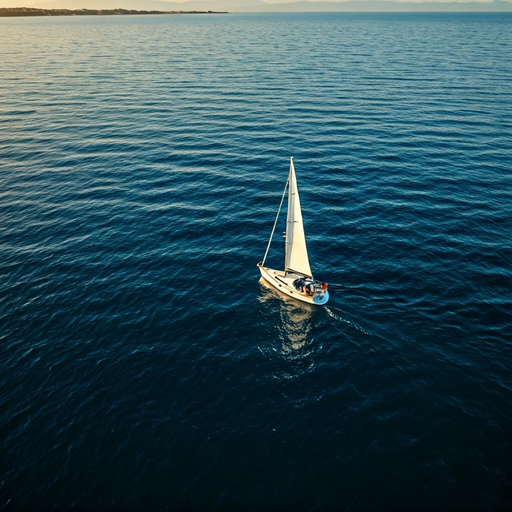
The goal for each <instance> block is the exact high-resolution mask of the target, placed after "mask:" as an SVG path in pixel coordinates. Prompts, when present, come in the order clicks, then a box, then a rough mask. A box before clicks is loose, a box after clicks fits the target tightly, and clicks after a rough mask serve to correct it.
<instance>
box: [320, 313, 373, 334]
mask: <svg viewBox="0 0 512 512" xmlns="http://www.w3.org/2000/svg"><path fill="white" fill-rule="evenodd" d="M324 310H325V311H327V314H328V315H329V316H330V317H331V318H334V319H335V320H338V321H339V322H343V323H346V324H348V325H350V326H351V327H354V328H355V329H357V330H358V331H361V332H362V333H364V334H367V335H368V336H372V335H373V334H372V333H371V332H368V331H367V330H366V329H364V328H363V327H361V326H360V325H358V324H356V323H355V322H352V321H351V320H348V319H346V318H344V317H342V316H341V315H340V314H338V313H335V312H334V310H336V311H339V312H343V311H342V310H341V309H340V308H337V307H335V306H325V307H324Z"/></svg>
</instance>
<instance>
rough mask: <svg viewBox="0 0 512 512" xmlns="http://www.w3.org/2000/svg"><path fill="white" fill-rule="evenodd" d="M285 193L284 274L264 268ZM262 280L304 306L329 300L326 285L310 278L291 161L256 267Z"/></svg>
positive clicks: (324, 302) (295, 178) (295, 180)
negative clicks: (286, 199)
mask: <svg viewBox="0 0 512 512" xmlns="http://www.w3.org/2000/svg"><path fill="white" fill-rule="evenodd" d="M287 190H288V215H287V219H286V242H285V250H284V270H275V269H272V268H268V267H265V260H266V259H267V255H268V251H269V249H270V244H271V243H272V237H273V236H274V231H275V229H276V225H277V219H278V218H279V213H280V212H281V208H282V206H283V201H284V197H285V195H286V191H287ZM258 267H259V269H260V272H261V276H262V277H263V279H265V280H266V281H268V282H269V283H270V284H271V285H273V286H274V287H275V288H277V289H278V290H280V291H282V292H283V293H285V294H286V295H289V296H290V297H294V298H295V299H298V300H301V301H303V302H307V303H309V304H317V305H323V304H326V303H327V301H328V300H329V292H328V291H327V283H322V282H320V281H318V280H317V279H315V278H314V277H313V274H312V273H311V267H310V266H309V257H308V249H307V247H306V235H305V234H304V224H303V222H302V210H301V207H300V199H299V189H298V188H297V177H296V176H295V166H294V165H293V157H292V158H290V174H289V175H288V180H287V181H286V185H285V187H284V191H283V196H282V197H281V204H280V205H279V210H278V211H277V216H276V220H275V222H274V228H273V229H272V233H271V234H270V240H269V241H268V246H267V250H266V252H265V256H264V257H263V261H261V262H260V263H258Z"/></svg>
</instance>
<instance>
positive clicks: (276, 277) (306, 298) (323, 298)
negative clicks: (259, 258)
mask: <svg viewBox="0 0 512 512" xmlns="http://www.w3.org/2000/svg"><path fill="white" fill-rule="evenodd" d="M258 268H259V269H260V273H261V277H263V279H265V281H267V282H268V283H270V284H271V285H272V286H274V288H277V289H278V290H279V291H280V292H283V293H285V294H286V295H288V296H290V297H293V298H294V299H298V300H301V301H303V302H307V303H308V304H316V305H317V306H322V305H324V304H326V303H327V301H328V300H329V292H328V291H327V290H322V291H321V292H320V293H315V294H314V295H313V296H311V295H306V294H305V293H301V292H299V291H298V290H297V289H296V288H295V286H294V285H293V281H295V280H296V279H298V278H300V277H303V276H302V275H300V274H296V273H293V272H288V273H285V272H284V270H274V269H272V268H268V267H263V266H262V265H258Z"/></svg>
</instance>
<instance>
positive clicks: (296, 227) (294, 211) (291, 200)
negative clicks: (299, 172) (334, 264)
mask: <svg viewBox="0 0 512 512" xmlns="http://www.w3.org/2000/svg"><path fill="white" fill-rule="evenodd" d="M288 187H289V188H288V218H287V220H286V250H285V257H284V260H285V270H292V271H295V272H298V273H300V274H303V275H305V276H311V275H312V274H311V268H310V266H309V258H308V250H307V247H306V236H305V234H304V225H303V223H302V211H301V209H300V199H299V189H298V188H297V178H296V177H295V167H294V166H293V158H292V159H290V176H289V178H288Z"/></svg>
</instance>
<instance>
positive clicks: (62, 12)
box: [0, 7, 227, 18]
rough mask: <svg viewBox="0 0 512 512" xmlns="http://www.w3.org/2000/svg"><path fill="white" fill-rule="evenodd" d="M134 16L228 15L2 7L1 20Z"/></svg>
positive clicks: (217, 12)
mask: <svg viewBox="0 0 512 512" xmlns="http://www.w3.org/2000/svg"><path fill="white" fill-rule="evenodd" d="M130 14H131V15H134V14H227V13H226V12H219V11H139V10H136V9H36V8H31V7H2V8H0V18H10V17H15V16H112V15H130Z"/></svg>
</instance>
